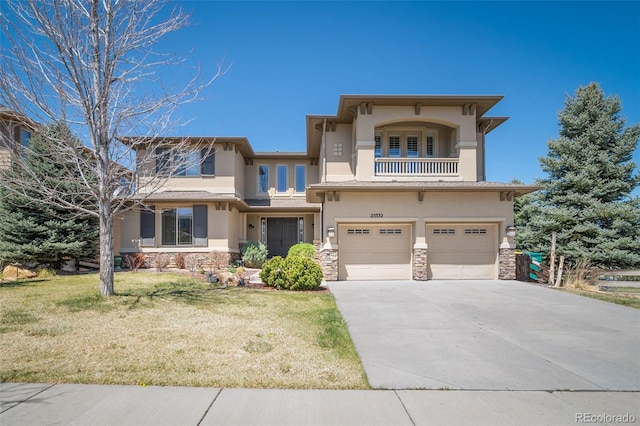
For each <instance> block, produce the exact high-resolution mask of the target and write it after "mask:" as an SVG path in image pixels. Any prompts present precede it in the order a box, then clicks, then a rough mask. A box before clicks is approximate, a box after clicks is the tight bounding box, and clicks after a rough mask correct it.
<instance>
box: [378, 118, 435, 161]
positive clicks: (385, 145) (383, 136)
mask: <svg viewBox="0 0 640 426" xmlns="http://www.w3.org/2000/svg"><path fill="white" fill-rule="evenodd" d="M437 149H438V130H437V129H429V128H422V127H412V126H408V127H406V128H404V127H402V126H398V127H391V128H378V129H376V132H375V148H374V156H375V157H376V158H380V157H390V158H399V157H405V158H421V157H435V156H436V155H438V152H437Z"/></svg>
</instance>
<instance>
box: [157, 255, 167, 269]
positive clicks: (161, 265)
mask: <svg viewBox="0 0 640 426" xmlns="http://www.w3.org/2000/svg"><path fill="white" fill-rule="evenodd" d="M155 264H156V269H157V270H158V272H162V271H163V270H164V269H165V268H166V267H167V266H169V256H167V255H166V254H164V253H161V254H158V255H157V256H156V259H155Z"/></svg>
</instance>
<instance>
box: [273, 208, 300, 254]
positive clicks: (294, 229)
mask: <svg viewBox="0 0 640 426" xmlns="http://www.w3.org/2000/svg"><path fill="white" fill-rule="evenodd" d="M297 243H298V218H296V217H269V218H267V249H268V250H269V257H273V256H282V257H286V256H287V253H288V252H289V248H290V247H291V246H292V245H294V244H297Z"/></svg>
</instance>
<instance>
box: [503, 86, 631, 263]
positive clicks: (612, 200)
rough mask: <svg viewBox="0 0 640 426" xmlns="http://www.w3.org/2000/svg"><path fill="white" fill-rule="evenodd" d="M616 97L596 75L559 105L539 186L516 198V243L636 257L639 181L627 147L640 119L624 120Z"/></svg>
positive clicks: (589, 257) (624, 259)
mask: <svg viewBox="0 0 640 426" xmlns="http://www.w3.org/2000/svg"><path fill="white" fill-rule="evenodd" d="M621 110H622V106H621V102H620V99H618V97H608V96H605V94H604V92H603V91H602V89H601V88H600V86H599V85H598V84H597V83H591V84H589V85H587V86H585V87H579V88H578V89H577V91H576V94H575V97H570V96H568V97H567V98H566V100H565V105H564V109H563V110H562V111H560V112H559V114H558V118H559V124H560V134H559V138H558V139H553V140H550V141H549V142H548V143H547V145H548V147H549V152H548V155H547V156H546V157H543V158H540V164H541V167H542V170H543V171H544V172H545V173H546V174H547V177H546V178H544V179H540V180H538V181H537V184H538V185H541V186H542V187H543V188H544V189H543V190H541V191H539V192H538V193H536V194H531V195H530V196H528V197H527V198H526V199H523V200H522V205H521V206H519V209H518V212H517V215H516V216H517V217H516V220H517V224H518V225H519V229H520V231H519V235H518V243H519V246H520V248H523V249H529V250H534V251H542V252H543V253H547V254H548V253H549V251H550V241H551V234H552V232H554V231H555V232H556V233H557V247H558V253H559V254H564V255H565V256H566V257H567V258H568V259H569V260H570V261H572V262H577V261H578V260H586V261H588V262H589V263H590V264H591V265H593V266H598V267H602V268H625V267H634V266H638V265H640V200H638V199H637V198H635V199H634V198H633V197H632V196H631V192H632V191H633V190H634V189H635V188H636V187H638V185H639V184H640V176H639V175H638V174H637V169H636V164H635V163H634V162H633V161H632V154H633V151H634V150H635V149H636V147H637V145H638V138H639V136H640V125H638V124H634V125H631V126H628V127H625V122H626V120H625V118H624V117H623V116H621Z"/></svg>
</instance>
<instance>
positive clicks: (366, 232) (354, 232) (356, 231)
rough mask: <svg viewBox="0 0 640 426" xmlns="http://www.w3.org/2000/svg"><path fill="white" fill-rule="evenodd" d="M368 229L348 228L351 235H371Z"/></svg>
mask: <svg viewBox="0 0 640 426" xmlns="http://www.w3.org/2000/svg"><path fill="white" fill-rule="evenodd" d="M369 232H370V231H369V230H368V229H347V234H349V235H369Z"/></svg>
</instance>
